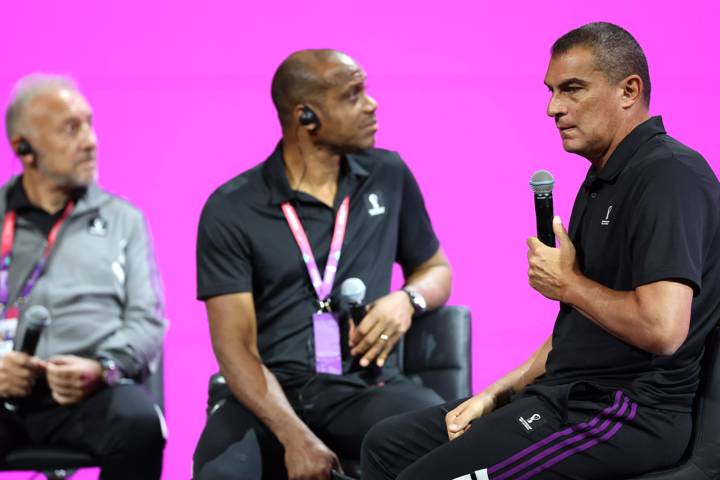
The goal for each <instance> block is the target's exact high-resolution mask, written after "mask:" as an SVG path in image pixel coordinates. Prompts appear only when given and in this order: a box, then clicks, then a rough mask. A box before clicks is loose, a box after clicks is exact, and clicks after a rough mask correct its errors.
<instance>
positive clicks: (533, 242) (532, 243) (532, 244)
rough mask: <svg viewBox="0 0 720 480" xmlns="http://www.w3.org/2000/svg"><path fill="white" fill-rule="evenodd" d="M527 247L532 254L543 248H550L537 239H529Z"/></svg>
mask: <svg viewBox="0 0 720 480" xmlns="http://www.w3.org/2000/svg"><path fill="white" fill-rule="evenodd" d="M527 246H528V248H529V249H530V250H531V251H532V252H535V251H536V250H537V249H538V248H541V247H545V248H548V247H547V245H545V244H544V243H542V242H541V241H540V240H539V239H538V238H537V237H530V238H528V239H527Z"/></svg>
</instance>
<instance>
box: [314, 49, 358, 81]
mask: <svg viewBox="0 0 720 480" xmlns="http://www.w3.org/2000/svg"><path fill="white" fill-rule="evenodd" d="M319 73H320V75H321V76H322V77H323V79H325V81H326V82H327V83H328V85H329V86H330V87H344V86H346V85H348V84H351V83H359V82H364V81H365V77H366V75H365V71H364V70H363V69H362V68H361V67H360V65H358V64H357V62H355V60H353V59H352V58H350V57H349V56H347V55H345V54H344V53H339V52H338V53H336V54H335V55H333V57H332V59H331V60H328V61H326V62H323V63H322V64H321V65H319Z"/></svg>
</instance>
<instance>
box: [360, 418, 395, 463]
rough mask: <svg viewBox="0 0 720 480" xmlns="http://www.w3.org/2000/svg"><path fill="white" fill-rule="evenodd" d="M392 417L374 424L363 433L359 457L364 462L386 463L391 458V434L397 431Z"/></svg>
mask: <svg viewBox="0 0 720 480" xmlns="http://www.w3.org/2000/svg"><path fill="white" fill-rule="evenodd" d="M396 423H397V422H396V421H395V418H394V417H390V418H387V419H385V420H383V421H381V422H380V423H377V424H375V425H374V426H373V427H372V428H371V429H370V430H369V431H368V433H367V434H366V435H365V438H364V439H363V442H362V449H361V459H362V463H363V465H365V464H366V463H372V464H376V465H377V464H380V465H386V464H387V463H388V459H390V458H392V456H393V453H392V445H393V440H392V434H393V432H395V431H397V425H396Z"/></svg>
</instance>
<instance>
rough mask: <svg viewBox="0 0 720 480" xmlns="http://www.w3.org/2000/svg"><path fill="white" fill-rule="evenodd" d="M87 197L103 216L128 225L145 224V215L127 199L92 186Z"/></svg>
mask: <svg viewBox="0 0 720 480" xmlns="http://www.w3.org/2000/svg"><path fill="white" fill-rule="evenodd" d="M87 195H88V196H89V197H90V198H89V199H88V200H89V202H91V204H96V205H97V206H98V210H99V211H100V213H101V214H103V215H107V216H109V217H112V218H113V219H115V220H116V221H117V220H121V221H123V222H126V223H143V224H144V223H145V214H144V213H143V212H142V210H140V209H139V208H138V207H137V206H136V205H134V204H133V203H132V202H130V201H129V200H128V199H126V198H125V197H123V196H121V195H118V194H115V193H110V192H108V191H106V190H103V189H102V188H100V187H99V186H97V185H92V186H91V187H90V188H89V190H88V193H87Z"/></svg>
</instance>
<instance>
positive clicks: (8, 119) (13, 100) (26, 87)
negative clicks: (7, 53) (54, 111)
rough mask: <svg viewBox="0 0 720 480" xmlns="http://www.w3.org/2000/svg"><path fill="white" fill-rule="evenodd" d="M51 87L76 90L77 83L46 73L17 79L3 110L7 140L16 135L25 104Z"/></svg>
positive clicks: (70, 79) (62, 76) (63, 76)
mask: <svg viewBox="0 0 720 480" xmlns="http://www.w3.org/2000/svg"><path fill="white" fill-rule="evenodd" d="M53 88H68V89H71V90H77V83H76V82H75V80H73V79H72V78H71V77H69V76H66V75H53V74H47V73H33V74H30V75H27V76H25V77H23V78H21V79H20V80H18V82H17V83H16V84H15V86H14V87H13V89H12V93H11V94H10V101H9V102H8V106H7V110H5V133H6V134H7V137H8V140H11V139H12V138H13V137H14V136H16V135H18V133H19V131H20V129H21V127H20V125H21V123H22V116H23V113H24V112H25V108H26V107H27V105H28V104H29V103H30V102H31V101H32V100H33V99H34V98H35V97H36V96H37V95H38V94H39V93H42V92H46V91H48V90H51V89H53Z"/></svg>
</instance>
